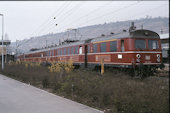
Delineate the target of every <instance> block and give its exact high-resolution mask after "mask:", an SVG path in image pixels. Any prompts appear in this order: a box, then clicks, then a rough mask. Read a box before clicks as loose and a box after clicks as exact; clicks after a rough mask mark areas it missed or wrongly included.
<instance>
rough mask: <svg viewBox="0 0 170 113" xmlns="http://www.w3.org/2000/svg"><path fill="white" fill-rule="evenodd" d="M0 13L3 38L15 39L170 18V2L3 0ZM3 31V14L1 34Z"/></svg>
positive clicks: (0, 27) (0, 4)
mask: <svg viewBox="0 0 170 113" xmlns="http://www.w3.org/2000/svg"><path fill="white" fill-rule="evenodd" d="M0 14H3V15H4V37H5V39H9V40H11V41H12V42H14V41H16V40H23V39H29V38H30V37H36V36H41V35H45V34H48V33H59V32H64V31H66V30H68V29H76V28H79V27H83V26H90V25H95V24H103V23H109V22H116V21H126V20H135V19H140V18H145V17H146V16H150V17H158V16H160V17H169V1H0ZM1 31H2V16H0V36H1V35H2V32H1ZM0 39H1V37H0Z"/></svg>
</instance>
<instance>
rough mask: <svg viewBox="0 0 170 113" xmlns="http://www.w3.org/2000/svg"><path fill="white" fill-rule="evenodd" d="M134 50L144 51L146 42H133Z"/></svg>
mask: <svg viewBox="0 0 170 113" xmlns="http://www.w3.org/2000/svg"><path fill="white" fill-rule="evenodd" d="M135 48H136V49H146V41H145V40H138V39H137V40H135Z"/></svg>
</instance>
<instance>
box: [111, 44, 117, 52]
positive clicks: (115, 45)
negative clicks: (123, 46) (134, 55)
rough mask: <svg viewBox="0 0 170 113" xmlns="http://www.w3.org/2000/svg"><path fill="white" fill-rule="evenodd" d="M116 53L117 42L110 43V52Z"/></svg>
mask: <svg viewBox="0 0 170 113" xmlns="http://www.w3.org/2000/svg"><path fill="white" fill-rule="evenodd" d="M115 51H117V41H112V42H110V52H115Z"/></svg>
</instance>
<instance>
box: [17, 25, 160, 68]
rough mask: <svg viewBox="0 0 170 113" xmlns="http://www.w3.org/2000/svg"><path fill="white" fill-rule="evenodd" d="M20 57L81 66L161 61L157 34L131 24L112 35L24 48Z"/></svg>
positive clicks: (131, 65)
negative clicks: (43, 47) (102, 63)
mask: <svg viewBox="0 0 170 113" xmlns="http://www.w3.org/2000/svg"><path fill="white" fill-rule="evenodd" d="M18 58H19V59H20V60H21V61H31V62H51V61H56V62H67V61H69V60H72V61H73V63H74V65H78V66H84V67H96V66H99V65H100V63H101V60H102V59H103V60H104V65H105V66H111V67H127V68H128V67H134V66H137V65H140V64H142V65H144V66H145V65H147V66H148V65H149V66H159V65H160V64H161V62H162V50H161V41H160V37H159V35H158V34H157V33H156V32H153V31H150V30H144V29H140V30H135V27H134V26H133V25H132V26H131V27H130V29H129V32H127V31H125V30H124V32H122V33H120V34H115V35H112V36H102V37H99V38H94V39H88V40H82V41H77V42H71V43H66V42H65V44H62V45H59V46H57V47H53V48H48V49H42V50H37V51H33V52H28V53H25V54H22V55H20V56H18Z"/></svg>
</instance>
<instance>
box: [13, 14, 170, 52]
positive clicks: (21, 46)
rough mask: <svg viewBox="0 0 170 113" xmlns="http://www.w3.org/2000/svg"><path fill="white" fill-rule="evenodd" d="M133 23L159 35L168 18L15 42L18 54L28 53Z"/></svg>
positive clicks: (101, 25)
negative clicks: (33, 49) (66, 40)
mask: <svg viewBox="0 0 170 113" xmlns="http://www.w3.org/2000/svg"><path fill="white" fill-rule="evenodd" d="M132 21H134V22H135V26H136V27H137V29H141V25H143V29H148V30H153V31H155V32H157V33H158V34H160V30H161V29H163V33H168V32H169V18H167V17H157V18H141V19H139V20H128V21H117V22H111V23H104V24H98V25H92V26H86V27H81V28H78V29H77V30H76V32H75V30H72V31H69V32H62V33H50V34H47V35H43V36H38V37H31V38H30V39H25V40H21V41H18V42H17V45H18V50H17V51H18V53H23V52H28V51H29V50H30V49H32V48H44V47H46V43H47V46H51V45H58V44H59V40H60V41H63V40H65V39H80V40H84V39H87V38H95V37H97V36H101V34H105V35H108V34H110V33H111V32H113V33H119V32H121V31H122V30H123V29H128V28H129V27H130V25H131V22H132ZM10 48H11V49H10V50H11V52H16V42H13V43H12V44H11V45H10Z"/></svg>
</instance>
